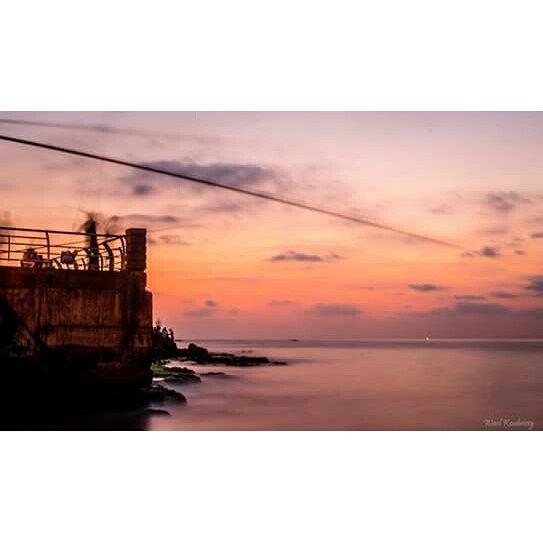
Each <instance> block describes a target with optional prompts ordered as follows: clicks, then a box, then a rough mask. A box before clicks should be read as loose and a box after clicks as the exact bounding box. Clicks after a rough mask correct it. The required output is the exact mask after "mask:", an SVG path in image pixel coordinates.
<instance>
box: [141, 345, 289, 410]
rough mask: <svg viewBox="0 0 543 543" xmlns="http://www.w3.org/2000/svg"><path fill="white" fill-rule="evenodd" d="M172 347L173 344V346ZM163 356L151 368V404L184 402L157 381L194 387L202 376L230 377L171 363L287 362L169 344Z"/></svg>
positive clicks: (178, 395) (182, 397)
mask: <svg viewBox="0 0 543 543" xmlns="http://www.w3.org/2000/svg"><path fill="white" fill-rule="evenodd" d="M172 344H173V345H172ZM160 352H161V355H162V357H160V358H157V359H155V361H154V363H153V364H152V366H151V371H152V372H153V384H152V385H151V387H150V389H149V396H150V399H151V401H164V400H175V401H180V402H186V398H185V397H184V396H183V395H182V394H181V393H180V392H177V391H174V390H171V389H169V388H167V387H165V386H163V385H160V384H158V382H164V383H167V384H171V383H175V384H182V385H188V384H194V383H200V382H201V381H202V378H201V376H205V377H220V378H227V377H229V375H228V374H227V373H225V372H223V371H207V372H201V373H197V372H196V371H194V370H193V369H191V368H187V367H178V366H172V365H171V364H170V362H172V361H175V362H191V363H192V365H195V366H208V365H217V366H236V367H243V368H246V367H254V366H285V365H286V362H280V361H275V360H270V359H269V358H267V357H265V356H247V355H245V354H243V355H236V354H232V353H223V352H221V353H213V352H210V351H209V350H208V349H206V348H205V347H201V346H199V345H196V344H195V343H189V344H188V346H187V347H186V348H181V349H180V348H178V347H177V345H176V344H175V343H174V342H173V341H172V342H171V343H170V344H169V348H168V347H166V346H165V345H162V348H161V351H160Z"/></svg>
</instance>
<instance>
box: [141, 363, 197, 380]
mask: <svg viewBox="0 0 543 543" xmlns="http://www.w3.org/2000/svg"><path fill="white" fill-rule="evenodd" d="M151 370H152V371H153V377H161V378H163V379H164V381H165V382H166V383H179V384H185V383H199V382H200V381H201V379H200V377H198V375H197V374H196V372H195V371H194V370H191V369H190V368H178V367H175V366H174V367H170V366H163V365H161V364H155V365H153V366H151Z"/></svg>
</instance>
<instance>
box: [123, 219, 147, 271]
mask: <svg viewBox="0 0 543 543" xmlns="http://www.w3.org/2000/svg"><path fill="white" fill-rule="evenodd" d="M146 267H147V230H146V229H145V228H129V229H128V230H127V231H126V269H127V271H139V272H143V271H145V268H146Z"/></svg>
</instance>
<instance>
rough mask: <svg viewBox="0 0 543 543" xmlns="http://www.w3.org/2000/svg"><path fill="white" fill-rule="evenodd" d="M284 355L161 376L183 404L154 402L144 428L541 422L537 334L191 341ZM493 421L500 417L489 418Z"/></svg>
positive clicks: (541, 355) (542, 357)
mask: <svg viewBox="0 0 543 543" xmlns="http://www.w3.org/2000/svg"><path fill="white" fill-rule="evenodd" d="M198 343H199V344H201V345H204V346H206V347H208V348H209V349H210V350H212V351H228V352H235V353H239V352H241V351H242V350H250V351H251V354H253V355H264V356H268V357H270V358H272V359H276V360H284V361H286V362H288V364H289V365H288V366H272V367H256V368H228V367H227V368H224V367H212V366H205V367H195V368H194V369H196V370H197V371H224V372H226V373H227V374H228V375H229V377H227V378H220V377H205V376H204V377H202V383H201V384H194V385H182V386H178V385H168V386H172V387H173V388H176V389H178V390H179V391H181V392H182V393H183V394H184V395H185V396H186V397H187V399H188V403H187V404H186V405H176V404H162V405H157V406H155V407H157V408H161V409H165V410H167V411H168V412H169V416H167V415H149V416H148V417H147V418H146V419H145V422H144V424H143V427H145V428H148V429H153V430H174V429H176V430H177V429H183V430H185V429H186V430H305V429H307V430H358V429H370V430H376V429H378V430H380V429H483V428H484V427H485V424H484V421H485V420H489V419H492V420H494V421H496V420H498V421H499V419H509V420H517V419H520V420H522V421H532V422H533V423H534V427H535V429H540V428H543V340H541V341H463V340H462V341H438V340H431V341H427V342H418V341H392V342H391V341H388V342H387V341H322V342H315V341H312V342H304V341H301V342H281V341H210V340H205V341H204V340H202V341H198ZM499 424H503V423H499Z"/></svg>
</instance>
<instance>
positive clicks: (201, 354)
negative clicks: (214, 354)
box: [187, 343, 209, 362]
mask: <svg viewBox="0 0 543 543" xmlns="http://www.w3.org/2000/svg"><path fill="white" fill-rule="evenodd" d="M187 353H188V358H189V359H190V360H194V361H195V362H198V361H200V360H207V359H208V358H209V351H208V350H207V349H205V348H204V347H199V346H198V345H196V344H194V343H189V346H188V348H187Z"/></svg>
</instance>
